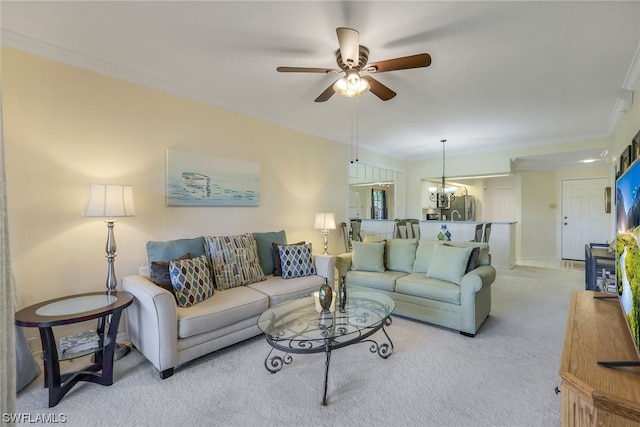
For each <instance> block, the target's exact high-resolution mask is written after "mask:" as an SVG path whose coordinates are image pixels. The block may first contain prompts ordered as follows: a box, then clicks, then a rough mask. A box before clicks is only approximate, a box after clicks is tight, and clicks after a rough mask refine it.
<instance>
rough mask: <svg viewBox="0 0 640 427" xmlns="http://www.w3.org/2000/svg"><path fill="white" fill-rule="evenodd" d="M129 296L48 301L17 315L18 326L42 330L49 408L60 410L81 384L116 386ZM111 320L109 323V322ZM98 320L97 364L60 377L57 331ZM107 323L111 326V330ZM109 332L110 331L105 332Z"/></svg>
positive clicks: (99, 295)
mask: <svg viewBox="0 0 640 427" xmlns="http://www.w3.org/2000/svg"><path fill="white" fill-rule="evenodd" d="M132 302H133V297H132V296H131V294H130V293H128V292H112V293H108V292H90V293H85V294H78V295H72V296H67V297H62V298H56V299H52V300H48V301H44V302H41V303H38V304H34V305H32V306H29V307H26V308H23V309H22V310H20V311H18V312H17V313H16V314H15V322H16V325H18V326H26V327H32V328H39V329H40V339H41V340H42V351H43V359H44V375H45V377H44V386H45V387H47V388H49V407H50V408H51V407H53V406H56V405H57V404H58V402H60V400H61V399H62V398H63V397H64V395H65V394H67V392H68V391H69V390H71V388H72V387H73V386H74V385H75V384H76V383H78V382H79V381H88V382H93V383H97V384H100V385H111V384H113V356H114V352H115V349H116V336H117V335H118V324H119V323H120V316H121V314H122V311H123V310H124V309H125V308H127V307H128V306H130V305H131V303H132ZM109 317H111V320H110V321H108V318H109ZM93 319H98V326H97V328H96V331H97V333H98V336H99V337H100V343H99V346H98V348H96V349H94V350H91V351H90V352H87V353H84V354H91V353H94V358H93V363H92V364H90V365H88V366H86V367H84V368H83V369H81V370H80V371H77V372H69V373H66V374H63V375H60V360H65V358H62V359H61V358H59V356H58V346H57V342H56V339H55V337H54V335H53V327H54V326H61V325H68V324H71V323H78V322H84V321H87V320H93ZM107 323H108V324H109V326H108V328H107V327H106V326H107ZM105 329H106V331H105ZM75 357H78V355H76V356H75Z"/></svg>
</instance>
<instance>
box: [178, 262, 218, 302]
mask: <svg viewBox="0 0 640 427" xmlns="http://www.w3.org/2000/svg"><path fill="white" fill-rule="evenodd" d="M169 274H170V275H171V286H173V290H174V292H175V296H176V301H177V303H178V305H179V306H180V307H191V306H192V305H194V304H197V303H199V302H201V301H204V300H205V299H207V298H209V297H210V296H211V295H213V284H212V283H211V272H210V271H209V264H208V262H207V256H206V255H200V256H199V257H196V258H191V259H184V260H175V261H170V262H169Z"/></svg>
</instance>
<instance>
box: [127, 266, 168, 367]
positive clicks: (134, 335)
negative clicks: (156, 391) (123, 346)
mask: <svg viewBox="0 0 640 427" xmlns="http://www.w3.org/2000/svg"><path fill="white" fill-rule="evenodd" d="M122 290H124V291H126V292H129V293H130V294H132V295H133V297H134V299H133V303H132V304H131V305H130V306H129V308H128V309H127V329H128V332H129V339H130V340H131V342H132V343H133V345H134V346H135V347H136V348H137V349H138V350H139V351H140V352H141V353H142V354H143V355H144V356H145V357H146V358H147V359H148V360H149V361H150V362H151V363H153V365H154V366H155V367H156V368H158V370H159V371H160V372H161V373H162V372H163V371H167V370H171V369H173V368H174V367H175V366H176V365H177V363H178V311H177V306H176V301H175V298H174V297H173V295H171V293H170V292H168V291H166V290H165V289H162V288H161V287H159V286H157V285H155V284H154V283H152V282H151V281H149V279H147V278H146V277H143V276H139V275H133V276H126V277H124V278H123V279H122Z"/></svg>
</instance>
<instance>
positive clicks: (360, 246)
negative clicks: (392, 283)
mask: <svg viewBox="0 0 640 427" xmlns="http://www.w3.org/2000/svg"><path fill="white" fill-rule="evenodd" d="M384 247H385V242H384V241H382V242H371V243H363V242H353V260H352V262H351V270H353V271H372V272H378V273H382V272H384Z"/></svg>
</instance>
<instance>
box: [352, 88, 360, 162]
mask: <svg viewBox="0 0 640 427" xmlns="http://www.w3.org/2000/svg"><path fill="white" fill-rule="evenodd" d="M353 99H354V101H355V103H356V163H357V162H358V160H359V159H358V157H359V156H360V152H359V149H358V148H359V145H358V98H357V97H356V98H353Z"/></svg>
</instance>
